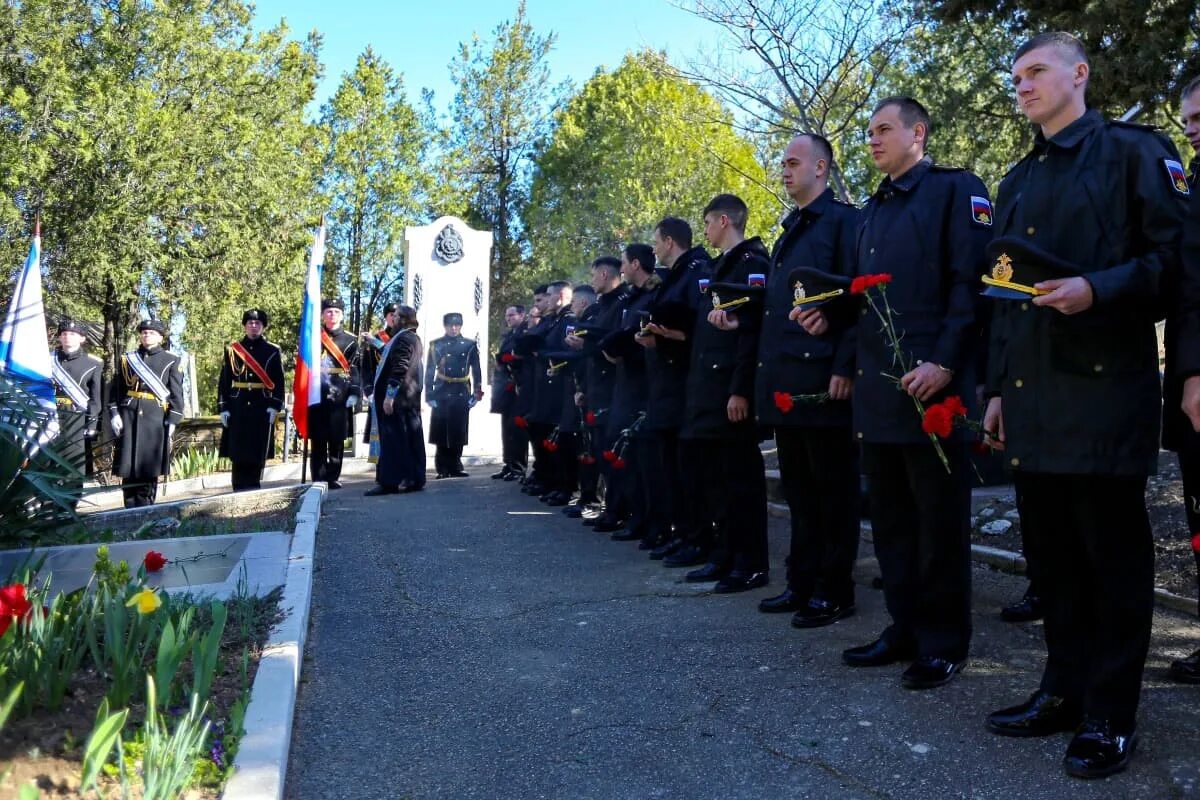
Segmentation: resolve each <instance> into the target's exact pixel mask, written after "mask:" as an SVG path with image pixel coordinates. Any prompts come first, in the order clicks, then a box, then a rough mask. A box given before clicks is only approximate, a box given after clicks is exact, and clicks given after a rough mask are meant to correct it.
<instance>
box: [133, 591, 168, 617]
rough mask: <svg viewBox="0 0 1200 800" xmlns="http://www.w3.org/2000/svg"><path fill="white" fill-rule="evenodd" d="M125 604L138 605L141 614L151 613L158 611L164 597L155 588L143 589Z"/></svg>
mask: <svg viewBox="0 0 1200 800" xmlns="http://www.w3.org/2000/svg"><path fill="white" fill-rule="evenodd" d="M125 605H127V606H130V607H133V606H137V610H138V613H139V614H151V613H153V612H155V611H157V610H158V607H159V606H161V605H162V598H161V597H159V596H158V594H156V593H155V592H154V590H153V589H142V590H141V591H140V592H138V593H137V594H135V595H134V596H133V597H131V598H129V602H127V603H126V604H125Z"/></svg>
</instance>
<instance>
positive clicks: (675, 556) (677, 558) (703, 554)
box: [663, 544, 708, 568]
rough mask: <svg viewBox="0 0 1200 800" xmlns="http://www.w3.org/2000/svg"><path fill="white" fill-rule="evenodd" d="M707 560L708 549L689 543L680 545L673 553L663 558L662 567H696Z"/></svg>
mask: <svg viewBox="0 0 1200 800" xmlns="http://www.w3.org/2000/svg"><path fill="white" fill-rule="evenodd" d="M707 561H708V550H706V549H704V548H703V547H700V546H699V545H694V544H689V545H684V546H682V547H680V548H679V549H678V550H676V551H675V552H674V553H671V554H670V555H668V556H666V557H665V558H664V559H663V566H664V567H671V568H675V567H698V566H700V565H702V564H704V563H706V562H707Z"/></svg>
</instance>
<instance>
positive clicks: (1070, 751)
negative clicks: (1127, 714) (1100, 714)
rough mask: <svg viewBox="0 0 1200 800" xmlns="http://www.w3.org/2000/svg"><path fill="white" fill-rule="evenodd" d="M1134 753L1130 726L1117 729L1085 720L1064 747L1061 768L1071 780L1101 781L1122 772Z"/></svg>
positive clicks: (1132, 729)
mask: <svg viewBox="0 0 1200 800" xmlns="http://www.w3.org/2000/svg"><path fill="white" fill-rule="evenodd" d="M1135 749H1137V733H1136V732H1135V729H1134V727H1133V726H1132V725H1131V726H1129V727H1128V728H1118V727H1117V726H1116V725H1113V723H1112V722H1110V721H1108V720H1091V719H1089V720H1085V721H1084V723H1083V724H1082V725H1080V726H1079V732H1078V733H1076V734H1075V738H1074V739H1072V740H1071V743H1070V744H1069V745H1067V755H1066V757H1065V758H1063V768H1064V769H1065V770H1066V771H1067V774H1068V775H1070V776H1072V777H1074V778H1103V777H1106V776H1108V775H1113V774H1116V773H1118V772H1122V771H1123V770H1124V769H1125V768H1126V767H1127V766H1129V758H1130V756H1132V755H1133V751H1134V750H1135Z"/></svg>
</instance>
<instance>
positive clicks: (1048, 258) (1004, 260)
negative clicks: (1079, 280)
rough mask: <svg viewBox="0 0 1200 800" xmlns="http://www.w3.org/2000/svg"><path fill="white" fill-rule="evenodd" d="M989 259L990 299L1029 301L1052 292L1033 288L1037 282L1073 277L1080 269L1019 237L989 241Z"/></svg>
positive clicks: (986, 278) (986, 280) (987, 286)
mask: <svg viewBox="0 0 1200 800" xmlns="http://www.w3.org/2000/svg"><path fill="white" fill-rule="evenodd" d="M986 253H987V259H988V261H989V262H991V264H992V266H991V268H990V270H989V272H988V274H986V275H984V276H983V282H984V284H985V288H984V290H983V294H984V295H986V296H987V297H999V298H1002V299H1005V300H1028V299H1029V298H1031V297H1037V296H1038V295H1039V294H1049V292H1043V291H1038V290H1037V289H1034V288H1033V285H1034V284H1035V283H1041V282H1042V281H1049V280H1055V279H1059V278H1071V277H1074V276H1077V275H1078V274H1079V268H1078V267H1076V266H1075V265H1074V264H1072V263H1071V262H1069V261H1066V260H1064V259H1061V258H1059V257H1058V256H1056V255H1054V254H1053V253H1049V252H1047V251H1045V250H1043V249H1042V248H1040V247H1038V246H1037V245H1035V244H1034V243H1033V242H1030V241H1029V240H1028V239H1022V238H1019V237H1016V236H1001V237H999V238H997V239H993V240H992V241H990V242H988V245H987V250H986Z"/></svg>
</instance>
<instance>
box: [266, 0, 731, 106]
mask: <svg viewBox="0 0 1200 800" xmlns="http://www.w3.org/2000/svg"><path fill="white" fill-rule="evenodd" d="M255 6H256V13H255V23H254V24H255V26H256V27H257V28H269V27H271V26H273V25H274V24H276V23H277V22H278V21H279V20H280V19H281V18H283V19H286V20H287V23H288V27H289V28H290V29H291V31H292V36H293V38H302V37H303V36H305V35H306V34H307V33H308V31H310V30H312V29H314V28H315V29H317V30H318V31H320V32H321V33H322V35H323V36H324V41H323V43H322V46H321V62H322V63H323V64H324V65H325V77H324V79H323V81H322V83H321V86H320V87H319V88H318V90H317V105H319V104H320V103H323V102H324V101H325V100H326V99H328V98H329V96H330V95H332V94H333V92H334V90H335V89H336V88H337V85H338V83H339V81H340V80H341V77H342V75H343V74H344V73H346V72H348V71H349V70H351V69H353V67H354V62H355V60H356V59H357V58H358V55H359V54H360V53H361V52H362V51H363V50H364V49H365V48H366V47H367V45H371V46H372V47H374V49H375V51H376V52H377V53H379V54H380V55H381V56H382V57H383V58H384V59H385V60H386V61H387V62H388V63H389V64H391V65H392V67H393V68H394V69H396V70H397V71H398V72H402V73H403V74H404V81H405V89H406V92H407V94H408V98H409V101H410V102H415V101H416V100H417V99H419V97H420V91H421V89H422V88H423V87H428V88H430V89H433V90H434V93H435V99H434V103H435V107H436V108H437V109H438V111H444V110H445V109H446V107H447V105H448V103H449V101H450V99H451V97H452V95H453V87H452V86H451V83H450V78H449V72H448V70H447V66H448V65H449V63H450V61H451V60H452V59H453V58H454V56H455V55H456V54H457V52H458V45H459V43H460V42H464V41H469V40H470V38H471V35H472V34H478V35H479V37H480V38H481V39H482V40H484V41H485V42H486V41H489V40H490V38H491V33H492V31H493V29H495V27H496V25H498V24H499V23H500V22H502V21H504V20H510V19H512V18H513V16H514V15H515V12H516V8H517V0H495V2H488V1H487V0H424V1H423V2H413V0H393V2H384V1H383V0H342V2H340V3H338V2H335V3H330V2H328V0H259V1H258V2H257V3H255ZM527 16H528V18H529V21H530V23H531V24H532V25H533V28H534V30H535V31H537V32H538V33H541V34H544V33H546V32H548V31H554V32H555V33H556V34H557V35H558V41H557V43H556V45H555V48H554V51H553V52H552V53H551V56H550V68H551V73H552V77H553V80H554V81H555V82H558V81H561V80H563V79H564V78H570V79H571V80H573V81H574V82H575V84H576V86H578V85H580V84H582V83H583V82H584V81H586V80H587V79H588V78H589V77H590V76H591V75H592V73H593V72H594V71H595V70H596V68H597V67H599V66H605V67H608V68H610V69H611V68H612V67H615V66H616V65H617V64H618V63H619V62H620V60H621V58H622V57H623V56H624V55H625V53H626V52H627V51H629V50H638V49H641V48H642V47H652V48H655V49H663V50H666V51H667V53H668V55H669V56H670V57H671V58H672V59H673V60H676V59H677V60H680V61H683V60H686V59H688V58H690V57H693V56H694V55H695V54H696V53H698V52H700V50H701V49H702V48H710V47H712V45H713V43H714V42H715V41H716V37H717V36H718V34H719V31H718V29H716V28H714V27H713V26H712V25H710V24H709V23H705V22H703V21H701V20H699V19H697V18H696V17H694V16H693V15H691V14H689V13H688V12H686V11H683V10H681V9H679V8H677V7H675V6H673V5H671V4H670V3H669V2H667V0H607V1H606V2H595V1H594V0H528V4H527ZM315 111H316V109H315V108H313V109H310V113H315Z"/></svg>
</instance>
